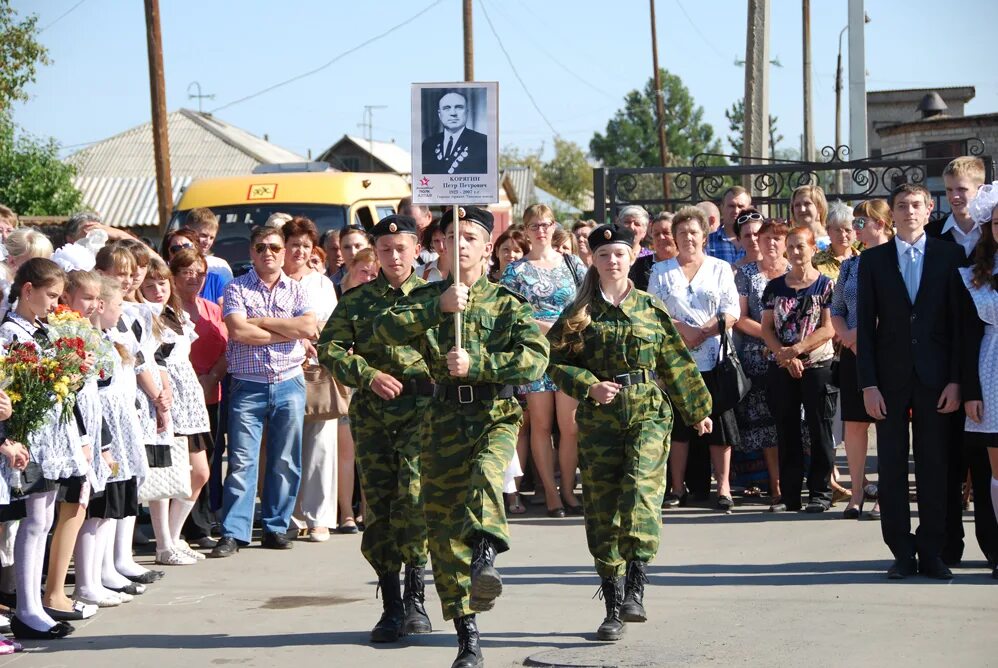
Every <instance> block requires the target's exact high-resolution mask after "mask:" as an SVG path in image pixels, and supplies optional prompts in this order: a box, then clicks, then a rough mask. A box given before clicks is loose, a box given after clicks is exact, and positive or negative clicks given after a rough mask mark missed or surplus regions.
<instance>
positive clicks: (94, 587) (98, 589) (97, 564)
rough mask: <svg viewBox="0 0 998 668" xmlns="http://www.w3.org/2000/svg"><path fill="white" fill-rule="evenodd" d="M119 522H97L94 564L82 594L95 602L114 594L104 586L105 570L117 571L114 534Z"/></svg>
mask: <svg viewBox="0 0 998 668" xmlns="http://www.w3.org/2000/svg"><path fill="white" fill-rule="evenodd" d="M117 525H118V520H97V530H96V539H95V541H94V562H93V564H91V571H90V576H89V586H88V587H87V590H86V591H81V592H80V594H81V595H82V596H84V597H85V598H88V599H90V600H93V601H101V600H104V599H106V598H109V597H110V596H112V595H113V594H114V592H112V591H111V590H110V589H108V588H107V587H105V586H104V584H103V583H102V580H103V579H104V569H105V568H110V570H112V571H115V572H116V573H117V570H116V569H115V567H114V533H115V529H116V528H117Z"/></svg>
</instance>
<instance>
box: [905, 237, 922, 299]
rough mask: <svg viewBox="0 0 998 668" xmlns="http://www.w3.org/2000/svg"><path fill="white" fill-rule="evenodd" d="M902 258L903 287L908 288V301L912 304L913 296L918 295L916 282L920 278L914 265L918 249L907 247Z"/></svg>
mask: <svg viewBox="0 0 998 668" xmlns="http://www.w3.org/2000/svg"><path fill="white" fill-rule="evenodd" d="M904 257H905V259H904V268H903V271H902V276H903V277H904V286H905V287H906V288H908V299H910V300H911V303H912V304H914V303H915V295H917V294H918V280H919V278H920V277H919V275H918V271H917V267H916V265H915V261H916V259H917V258H918V249H917V248H915V247H914V246H911V247H909V248H908V249H907V250H906V251H905V252H904Z"/></svg>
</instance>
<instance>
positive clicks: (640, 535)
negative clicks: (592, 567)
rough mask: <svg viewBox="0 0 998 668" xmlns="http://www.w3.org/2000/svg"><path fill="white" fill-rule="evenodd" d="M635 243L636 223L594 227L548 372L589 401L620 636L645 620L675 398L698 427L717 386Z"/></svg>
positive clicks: (606, 566) (589, 501)
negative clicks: (632, 276)
mask: <svg viewBox="0 0 998 668" xmlns="http://www.w3.org/2000/svg"><path fill="white" fill-rule="evenodd" d="M633 243H634V235H633V234H632V233H631V232H630V230H627V229H626V228H618V227H615V226H611V225H602V226H600V227H597V228H596V229H595V230H594V231H593V232H592V234H590V235H589V247H590V248H591V249H592V252H593V265H592V267H590V269H589V271H588V273H587V274H586V279H585V281H584V282H583V284H582V287H581V288H580V289H579V295H578V297H577V298H576V300H575V302H574V303H573V304H572V305H570V306H569V307H568V308H566V309H565V311H564V312H563V313H562V314H561V317H560V318H559V319H558V321H557V322H556V323H555V324H554V327H552V328H551V331H550V332H549V334H548V338H549V339H550V341H551V365H550V366H549V367H548V373H549V374H550V376H551V379H552V380H553V381H554V382H555V383H556V384H557V385H558V387H560V388H563V389H564V390H565V392H567V393H568V394H569V395H571V396H573V397H575V398H576V399H578V401H579V410H578V414H577V419H578V423H579V463H580V465H581V467H580V468H581V469H582V488H583V489H584V490H585V514H586V537H587V539H588V542H589V551H590V552H591V553H592V555H593V557H594V558H595V560H596V571H597V573H599V575H600V577H601V578H602V584H601V593H602V595H603V599H604V602H605V603H606V619H604V620H603V623H602V624H601V625H600V627H599V630H598V631H597V632H596V635H597V638H598V639H599V640H618V639H620V636H621V633H622V632H623V630H624V622H625V621H631V622H643V621H645V617H646V616H645V610H644V604H643V598H644V584H645V582H647V577H646V576H645V565H646V564H647V563H648V562H649V561H651V560H652V559H653V558H654V557H655V553H656V552H657V551H658V544H659V527H660V525H661V523H662V518H661V507H662V496H663V494H664V493H665V476H664V475H663V472H664V470H665V460H666V457H667V455H668V452H669V445H668V444H669V432H670V430H671V428H672V406H675V407H676V409H677V410H678V411H679V415H680V416H681V417H682V419H683V420H685V421H686V424H690V425H693V427H694V429H696V431H697V432H698V433H701V434H703V433H706V432H709V431H710V430H711V427H712V425H711V420H710V418H709V417H708V416H709V415H710V411H711V399H710V394H709V393H708V391H707V388H706V386H705V385H704V383H703V379H702V378H701V377H700V372H699V371H698V370H697V366H696V363H695V362H694V361H693V357H692V355H690V352H689V351H688V350H687V349H686V346H685V345H684V344H683V342H682V339H681V338H680V336H679V333H678V332H677V331H676V328H675V326H674V325H673V324H672V319H671V318H670V316H669V314H668V313H667V312H666V310H665V306H664V305H663V304H662V302H661V301H659V300H658V299H657V298H655V297H652V296H651V295H649V294H647V293H645V292H641V291H640V290H637V289H636V288H635V287H634V284H633V283H632V282H631V281H630V280H629V279H628V277H627V274H628V271H629V269H630V267H631V264H632V263H633V261H634V250H633ZM663 387H664V388H665V389H664V391H663V389H662V388H663ZM666 394H668V397H667V396H666ZM670 399H671V402H672V403H671V405H670ZM625 567H626V573H627V576H626V584H623V583H622V582H621V575H622V573H623V572H624V571H625Z"/></svg>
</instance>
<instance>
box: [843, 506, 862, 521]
mask: <svg viewBox="0 0 998 668" xmlns="http://www.w3.org/2000/svg"><path fill="white" fill-rule="evenodd" d="M859 516H860V512H859V508H855V507H853V508H846V509H845V510H843V511H842V519H844V520H858V519H859Z"/></svg>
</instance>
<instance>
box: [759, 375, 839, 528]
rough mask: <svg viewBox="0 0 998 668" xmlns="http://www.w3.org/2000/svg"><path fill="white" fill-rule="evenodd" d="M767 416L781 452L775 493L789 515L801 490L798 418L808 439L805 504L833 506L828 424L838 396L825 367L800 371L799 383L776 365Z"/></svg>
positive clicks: (832, 444) (831, 440)
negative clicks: (772, 422) (772, 420)
mask: <svg viewBox="0 0 998 668" xmlns="http://www.w3.org/2000/svg"><path fill="white" fill-rule="evenodd" d="M766 392H767V397H768V398H769V406H770V410H771V411H772V412H773V416H774V417H775V418H776V436H777V440H778V441H779V448H780V491H781V493H782V496H783V503H785V504H787V508H788V509H790V510H793V509H797V508H799V507H800V503H801V490H802V489H803V487H804V444H803V441H802V438H801V424H800V412H801V406H802V405H803V407H804V421H805V423H806V425H807V430H808V434H809V435H810V436H811V462H810V465H809V467H808V470H807V489H808V500H809V501H817V502H819V503H823V504H825V505H826V506H827V505H831V503H832V491H831V487H830V482H831V476H832V466H833V465H834V462H835V441H834V438H833V436H832V421H833V419H834V418H835V402H836V399H837V398H838V394H839V390H838V388H837V387H835V386H834V385H832V369H831V365H830V364H825V365H823V366H817V367H812V368H810V369H804V375H803V376H802V377H801V378H794V377H792V376H791V375H790V372H788V371H786V370H785V369H781V368H780V367H778V366H776V365H775V364H773V365H771V366H770V368H769V373H768V376H767V383H766Z"/></svg>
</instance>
